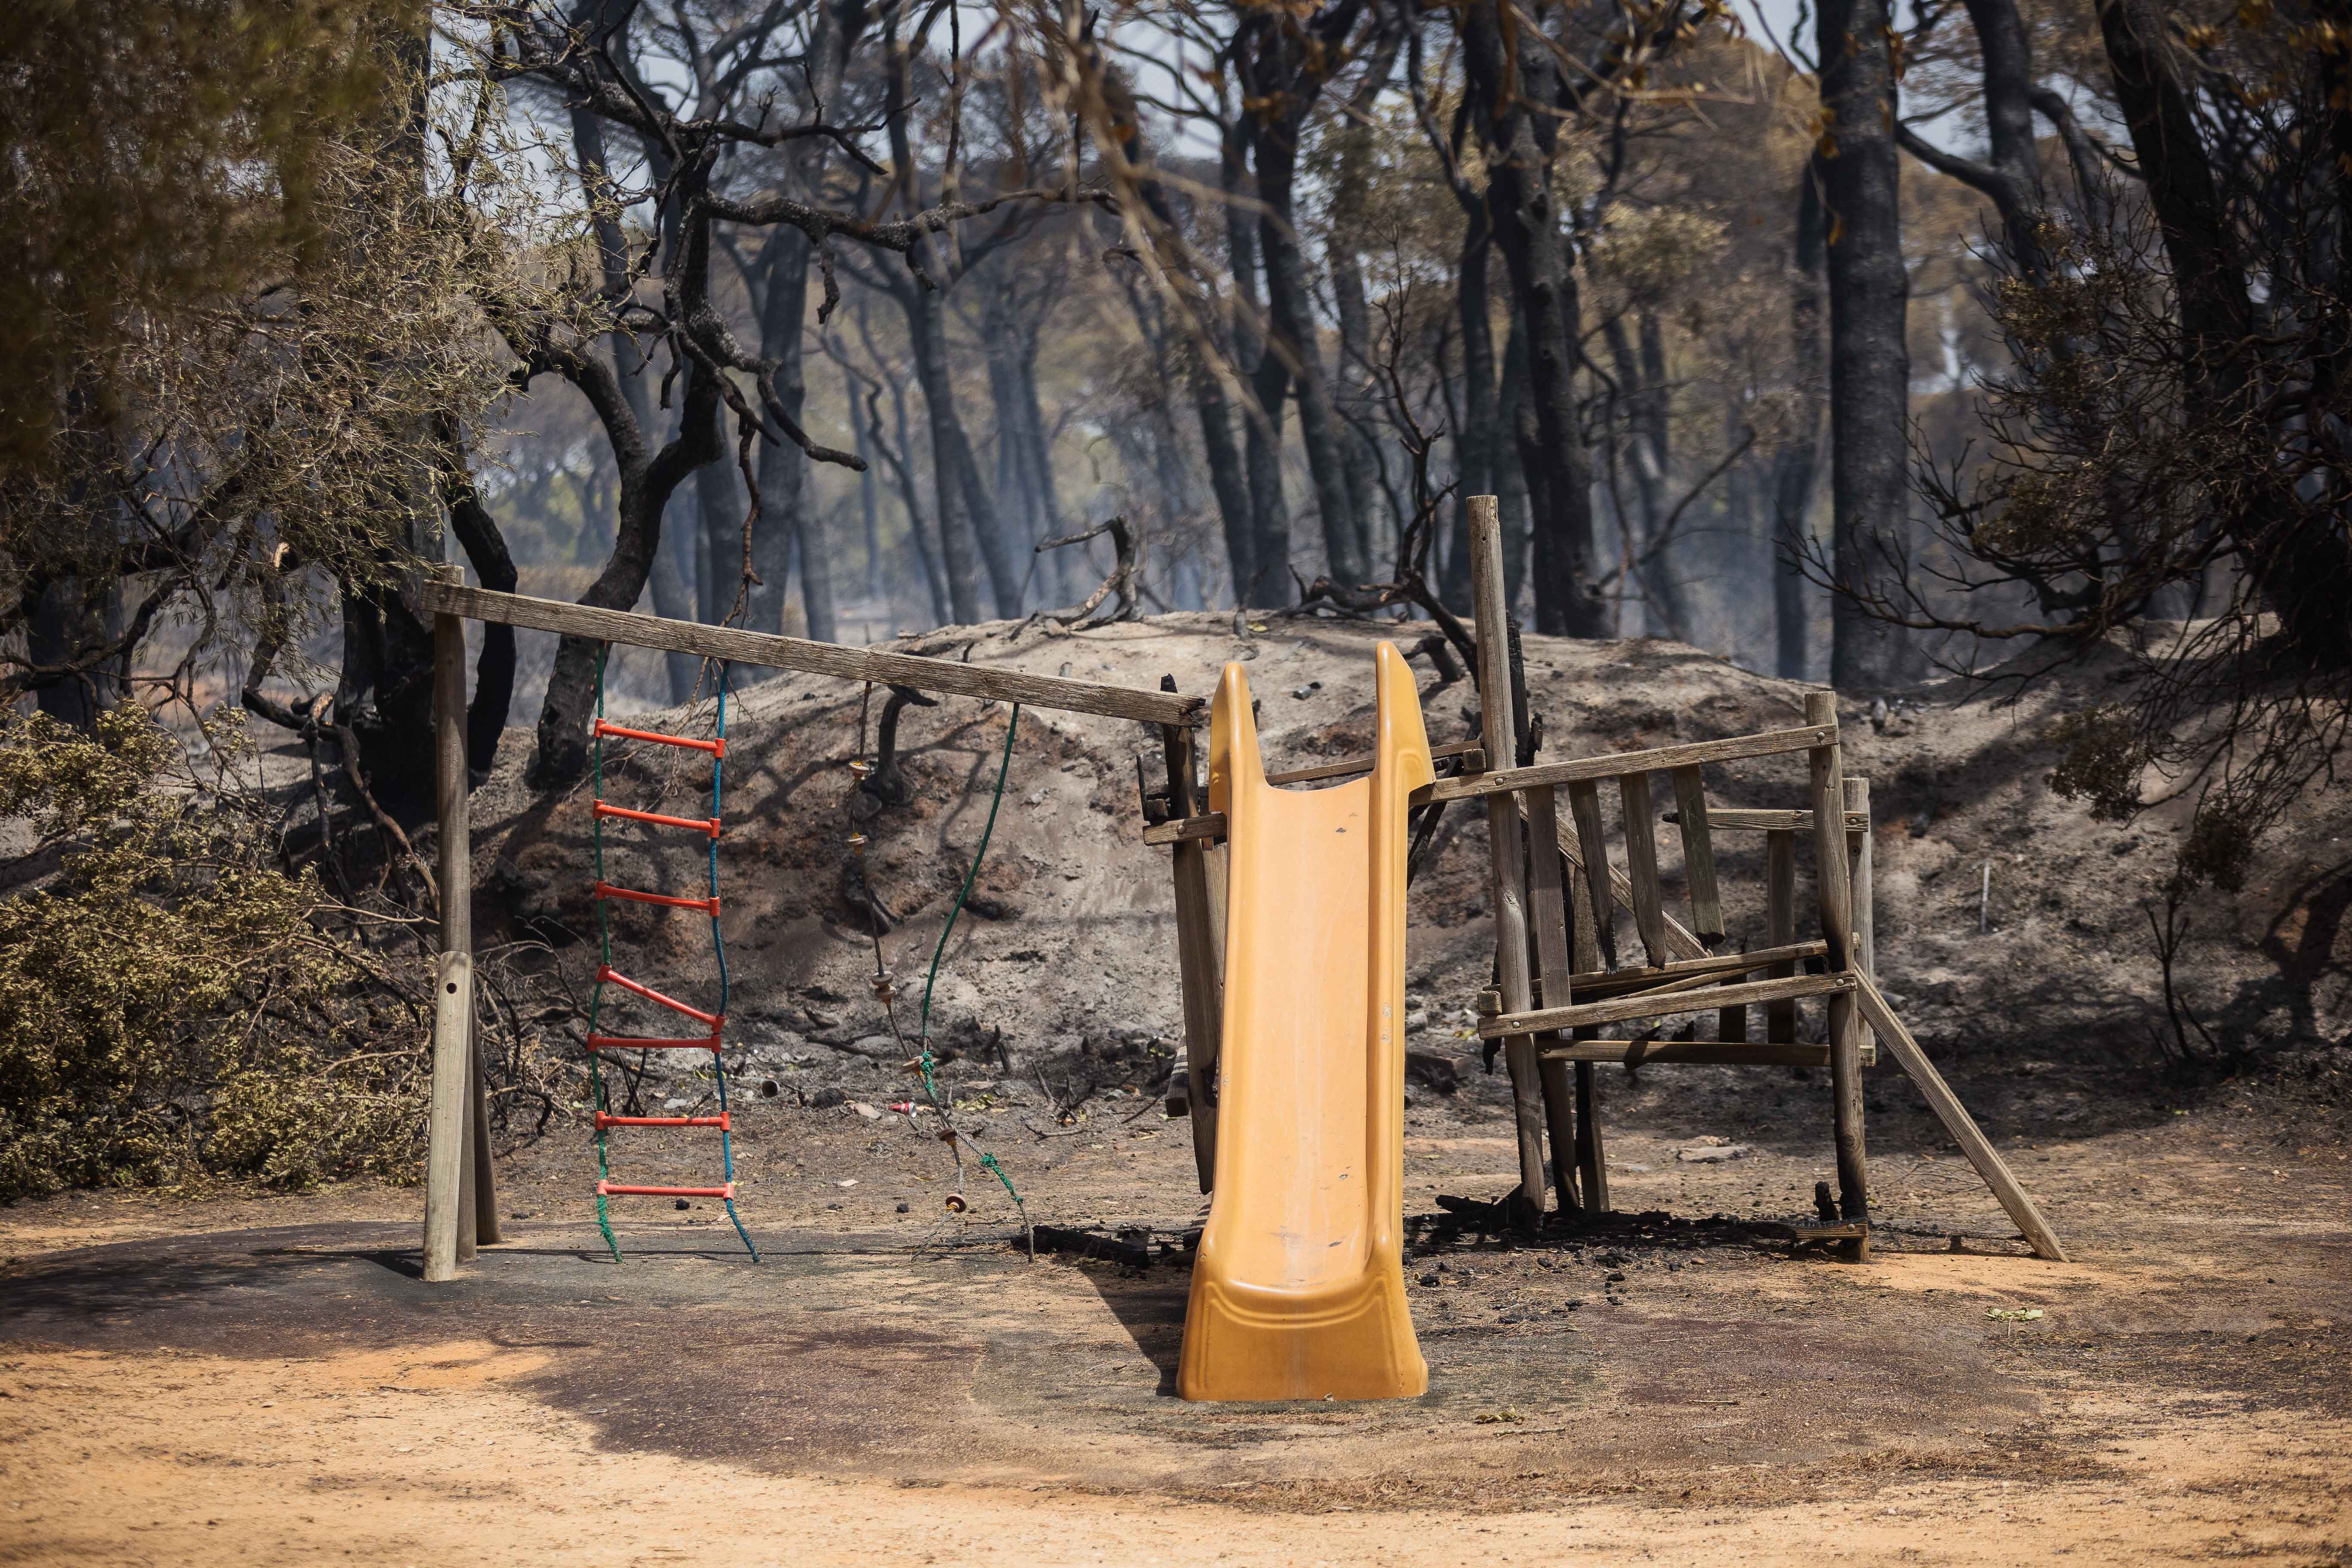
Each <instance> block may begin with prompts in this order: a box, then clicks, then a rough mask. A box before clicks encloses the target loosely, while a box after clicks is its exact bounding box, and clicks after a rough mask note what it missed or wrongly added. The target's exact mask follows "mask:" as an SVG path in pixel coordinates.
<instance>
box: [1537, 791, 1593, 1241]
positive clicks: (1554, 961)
mask: <svg viewBox="0 0 2352 1568" xmlns="http://www.w3.org/2000/svg"><path fill="white" fill-rule="evenodd" d="M1565 869H1566V858H1565V857H1564V856H1562V855H1561V854H1560V852H1559V802H1558V801H1556V800H1555V799H1554V798H1553V796H1552V792H1551V787H1550V786H1549V785H1548V784H1545V785H1538V787H1537V788H1534V789H1531V790H1529V791H1528V920H1529V921H1532V922H1533V924H1534V926H1535V950H1536V960H1537V963H1538V964H1540V965H1541V967H1542V971H1543V994H1544V999H1545V1000H1544V1005H1545V1006H1547V1007H1549V1006H1555V1005H1564V1004H1557V1003H1554V1002H1553V1001H1552V1000H1551V998H1552V997H1555V996H1559V997H1567V996H1568V995H1569V994H1570V985H1569V976H1570V974H1572V973H1575V966H1574V965H1573V964H1572V963H1570V959H1569V954H1568V922H1569V921H1570V918H1572V917H1571V914H1570V909H1569V903H1568V893H1567V884H1566V883H1565V881H1564V880H1563V879H1562V878H1561V873H1562V872H1563V871H1564V870H1565ZM1568 1069H1569V1064H1568V1063H1566V1062H1562V1061H1549V1060H1545V1059H1543V1058H1541V1057H1540V1056H1538V1060H1537V1064H1536V1070H1537V1077H1538V1079H1539V1080H1540V1081H1541V1082H1542V1085H1543V1102H1544V1131H1545V1132H1546V1133H1547V1135H1549V1138H1550V1140H1551V1184H1552V1188H1553V1190H1554V1191H1556V1192H1558V1193H1559V1206H1560V1207H1561V1209H1563V1210H1565V1209H1568V1208H1570V1207H1571V1206H1578V1207H1580V1206H1582V1205H1580V1204H1579V1202H1578V1199H1577V1194H1576V1186H1577V1184H1576V1093H1575V1090H1574V1089H1571V1088H1570V1086H1569V1070H1568Z"/></svg>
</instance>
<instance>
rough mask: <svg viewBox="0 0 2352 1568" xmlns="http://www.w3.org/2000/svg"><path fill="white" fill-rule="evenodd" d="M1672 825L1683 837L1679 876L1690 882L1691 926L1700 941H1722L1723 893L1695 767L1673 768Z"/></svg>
mask: <svg viewBox="0 0 2352 1568" xmlns="http://www.w3.org/2000/svg"><path fill="white" fill-rule="evenodd" d="M1674 780H1675V826H1676V827H1677V828H1679V829H1680V830H1681V831H1682V836H1683V878H1684V879H1685V881H1687V882H1688V883H1689V884H1690V900H1691V929H1692V931H1695V932H1696V933H1697V936H1698V939H1699V941H1701V942H1707V943H1710V944H1711V943H1714V942H1721V941H1722V940H1723V895H1722V894H1721V893H1720V892H1719V891H1718V890H1717V888H1716V885H1715V837H1714V834H1713V833H1712V832H1711V831H1710V825H1709V823H1708V821H1707V813H1706V781H1705V780H1704V779H1703V778H1701V777H1700V775H1699V770H1698V769H1697V768H1696V766H1693V767H1684V768H1676V769H1675V772H1674Z"/></svg>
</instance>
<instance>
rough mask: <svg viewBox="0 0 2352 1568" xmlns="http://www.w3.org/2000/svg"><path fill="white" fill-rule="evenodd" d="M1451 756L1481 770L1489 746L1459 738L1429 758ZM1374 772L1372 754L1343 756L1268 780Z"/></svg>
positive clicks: (1269, 776) (1309, 780)
mask: <svg viewBox="0 0 2352 1568" xmlns="http://www.w3.org/2000/svg"><path fill="white" fill-rule="evenodd" d="M1449 757H1459V758H1460V759H1462V769H1461V771H1462V772H1464V773H1479V772H1482V771H1483V770H1484V769H1485V768H1486V747H1484V746H1482V745H1480V744H1479V743H1478V742H1475V741H1457V742H1454V744H1453V745H1450V746H1432V747H1430V748H1429V760H1430V761H1431V762H1433V763H1442V762H1444V761H1445V760H1446V759H1447V758H1449ZM1371 771H1372V759H1371V758H1370V756H1361V757H1342V758H1341V759H1339V761H1338V762H1336V763H1318V764H1317V765H1315V766H1314V767H1311V768H1292V769H1291V770H1290V771H1289V772H1287V773H1268V774H1266V775H1265V782H1266V783H1268V784H1313V783H1314V782H1315V781H1316V780H1318V779H1338V778H1345V777H1347V776H1348V775H1349V773H1370V772H1371Z"/></svg>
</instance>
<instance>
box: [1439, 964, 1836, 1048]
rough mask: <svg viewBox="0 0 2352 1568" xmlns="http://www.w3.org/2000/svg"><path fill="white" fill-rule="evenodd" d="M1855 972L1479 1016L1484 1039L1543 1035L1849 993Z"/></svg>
mask: <svg viewBox="0 0 2352 1568" xmlns="http://www.w3.org/2000/svg"><path fill="white" fill-rule="evenodd" d="M1854 982H1855V976H1854V975H1853V974H1852V973H1841V974H1800V975H1798V976H1796V977H1795V978H1794V979H1791V980H1758V981H1753V982H1751V983H1750V984H1746V985H1721V986H1716V987H1714V988H1712V989H1707V990H1699V991H1687V992H1683V991H1678V992H1675V993H1673V994H1672V999H1671V1000H1669V999H1668V998H1667V997H1664V996H1659V995H1657V994H1654V993H1653V994H1650V995H1634V996H1619V997H1615V998H1612V1000H1609V1001H1606V1002H1580V1003H1577V1004H1575V1005H1572V1006H1567V1007H1538V1008H1536V1009H1534V1010H1533V1011H1531V1012H1526V1013H1497V1014H1496V1015H1495V1016H1493V1017H1491V1018H1481V1019H1479V1020H1478V1035H1479V1037H1480V1038H1482V1039H1488V1040H1494V1039H1501V1038H1504V1037H1508V1036H1512V1035H1540V1034H1546V1033H1549V1032H1550V1031H1551V1030H1554V1029H1573V1028H1576V1027H1578V1026H1581V1025H1585V1024H1618V1023H1623V1022H1624V1021H1626V1020H1627V1019H1630V1018H1667V1017H1673V1016H1676V1015H1678V1014H1683V1013H1712V1012H1714V1011H1715V1010H1716V1009H1717V1007H1732V1006H1746V1005H1748V1003H1750V1002H1777V1001H1780V1000H1781V999H1782V998H1784V997H1785V998H1796V997H1802V996H1851V995H1852V994H1853V988H1854Z"/></svg>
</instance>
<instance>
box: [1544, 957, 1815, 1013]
mask: <svg viewBox="0 0 2352 1568" xmlns="http://www.w3.org/2000/svg"><path fill="white" fill-rule="evenodd" d="M1829 950H1830V949H1829V943H1827V942H1790V944H1789V945H1788V946H1786V947H1759V948H1758V949H1756V950H1755V951H1754V952H1726V953H1719V954H1717V956H1715V957H1712V958H1678V959H1676V960H1675V961H1674V962H1673V963H1666V964H1661V965H1660V966H1659V967H1657V968H1655V969H1616V970H1609V969H1603V970H1596V971H1591V972H1589V973H1588V972H1581V971H1580V972H1579V973H1575V974H1572V975H1570V976H1569V983H1570V985H1572V986H1573V987H1574V988H1575V993H1576V996H1577V998H1578V1000H1580V1001H1586V1002H1590V1001H1594V1000H1597V999H1599V998H1600V997H1602V996H1622V995H1624V994H1627V993H1629V992H1633V991H1642V990H1647V989H1649V988H1650V987H1652V986H1654V985H1657V984H1661V983H1664V982H1670V981H1676V980H1683V979H1687V978H1691V977H1694V976H1695V977H1696V978H1699V979H1702V980H1706V979H1715V980H1719V979H1722V978H1724V977H1725V976H1727V975H1740V974H1747V973H1752V972H1753V971H1755V970H1759V969H1763V968H1767V967H1773V968H1778V967H1782V966H1785V965H1788V964H1790V963H1801V962H1802V961H1803V960H1805V959H1808V958H1819V957H1821V956H1822V955H1823V954H1824V953H1826V952H1829ZM1780 978H1782V979H1786V978H1787V976H1786V975H1782V976H1780Z"/></svg>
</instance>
